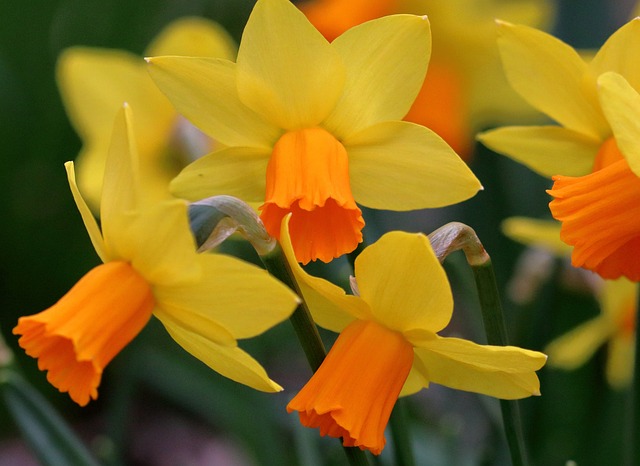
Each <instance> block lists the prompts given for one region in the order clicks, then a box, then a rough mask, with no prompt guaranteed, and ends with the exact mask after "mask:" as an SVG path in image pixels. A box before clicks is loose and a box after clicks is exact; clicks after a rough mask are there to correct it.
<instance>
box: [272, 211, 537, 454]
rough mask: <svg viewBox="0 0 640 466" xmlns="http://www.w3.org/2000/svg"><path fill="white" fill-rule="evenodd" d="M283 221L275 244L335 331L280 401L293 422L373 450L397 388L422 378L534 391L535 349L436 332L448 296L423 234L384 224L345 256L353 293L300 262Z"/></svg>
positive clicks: (414, 386)
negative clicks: (294, 390) (311, 369)
mask: <svg viewBox="0 0 640 466" xmlns="http://www.w3.org/2000/svg"><path fill="white" fill-rule="evenodd" d="M287 223H288V217H285V219H284V220H283V227H282V228H283V230H282V240H281V242H282V247H283V250H284V252H285V254H286V257H287V260H288V262H289V264H290V267H291V270H292V271H293V274H294V276H295V278H296V281H297V282H298V285H299V287H300V290H301V293H302V295H303V297H304V299H305V300H306V302H307V304H308V305H309V308H310V310H311V313H312V315H313V318H314V320H315V321H316V322H317V323H318V324H319V325H320V326H322V327H324V328H327V329H329V330H332V331H334V332H339V333H340V335H339V337H338V339H337V341H336V342H335V343H334V345H333V347H332V348H331V350H330V351H329V354H328V355H327V358H326V359H325V360H324V362H323V363H322V365H321V366H320V368H319V369H318V371H317V372H316V373H315V374H314V375H313V376H312V378H311V380H309V382H308V383H307V384H306V385H305V386H304V387H303V388H302V390H301V391H300V392H299V393H298V394H297V395H296V396H295V397H294V398H293V400H291V402H290V403H289V405H288V406H287V410H288V411H289V412H291V411H298V413H299V416H300V421H301V422H302V424H303V425H305V426H308V427H319V428H320V434H321V435H329V436H331V437H342V438H343V443H344V445H345V446H357V447H360V448H361V449H367V450H370V451H371V452H372V453H374V454H379V453H380V452H381V450H382V449H383V447H384V444H385V439H384V429H385V426H386V424H387V421H388V419H389V415H390V414H391V410H392V408H393V405H394V404H395V402H396V399H397V398H398V396H399V395H409V394H412V393H415V392H418V391H419V390H420V389H422V388H426V387H428V386H429V384H430V383H431V382H433V383H437V384H441V385H445V386H448V387H452V388H456V389H459V390H467V391H471V392H477V393H482V394H485V395H490V396H495V397H499V398H504V399H517V398H523V397H528V396H530V395H539V394H540V385H539V381H538V377H537V375H536V373H535V371H536V370H538V369H540V368H541V367H542V366H543V365H544V363H545V361H546V356H545V355H544V354H542V353H539V352H535V351H529V350H524V349H520V348H517V347H513V346H506V347H498V346H483V345H478V344H475V343H472V342H470V341H467V340H463V339H459V338H450V337H441V336H439V335H438V332H440V331H441V330H442V329H443V328H445V327H446V326H447V324H448V323H449V321H450V320H451V315H452V311H453V298H452V294H451V289H450V287H449V283H448V280H447V277H446V274H445V272H444V269H443V268H442V266H441V265H440V263H439V262H438V259H437V258H436V256H435V254H434V252H433V250H432V248H431V244H430V243H429V239H428V238H427V237H426V236H424V235H422V234H409V233H404V232H391V233H387V234H386V235H384V236H383V237H382V238H380V239H379V240H378V241H377V242H376V243H374V244H373V245H371V246H369V247H367V248H366V249H365V250H364V251H363V252H362V253H361V254H360V255H359V256H358V257H357V259H356V261H355V279H354V280H353V281H354V282H355V284H354V286H353V288H354V289H357V290H358V293H359V296H358V295H354V296H351V295H347V294H345V292H344V291H343V290H342V289H341V288H339V287H337V286H335V285H333V284H331V283H329V282H328V281H325V280H323V279H320V278H317V277H312V276H310V275H308V274H307V273H306V272H304V271H303V270H302V268H301V267H300V266H299V264H298V263H297V261H296V259H295V255H294V251H293V248H292V244H291V241H290V238H289V233H288V224H287Z"/></svg>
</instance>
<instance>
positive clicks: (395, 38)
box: [323, 15, 431, 139]
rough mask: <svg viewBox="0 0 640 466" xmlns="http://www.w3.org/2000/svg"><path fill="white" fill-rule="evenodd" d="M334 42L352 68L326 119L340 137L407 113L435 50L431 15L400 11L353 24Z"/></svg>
mask: <svg viewBox="0 0 640 466" xmlns="http://www.w3.org/2000/svg"><path fill="white" fill-rule="evenodd" d="M331 46H332V47H333V48H334V49H335V50H336V51H337V52H338V53H339V54H340V56H341V57H342V60H343V62H344V64H345V66H346V70H347V80H346V84H345V87H344V91H343V94H342V98H341V99H340V101H339V102H338V105H337V106H336V108H335V109H334V110H333V112H332V113H331V115H330V116H329V118H328V119H327V120H326V121H325V122H324V123H323V126H324V127H326V128H327V129H328V130H329V131H331V132H332V133H333V134H335V135H336V137H337V138H338V139H345V138H347V137H349V136H350V135H351V134H353V133H355V132H358V131H361V130H363V129H365V128H367V127H369V126H371V125H374V124H376V123H379V122H381V121H387V120H400V119H402V118H403V117H404V116H405V115H406V114H407V112H408V111H409V108H410V107H411V104H413V101H414V100H415V99H416V96H417V95H418V91H419V90H420V88H421V87H422V83H423V81H424V78H425V74H426V72H427V65H428V64H429V57H430V55H431V31H430V28H429V21H428V20H427V18H426V16H413V15H394V16H387V17H384V18H380V19H376V20H373V21H369V22H367V23H364V24H361V25H359V26H356V27H354V28H352V29H349V30H348V31H346V32H345V33H344V34H342V35H341V36H340V37H338V38H337V39H336V40H335V41H334V42H332V44H331Z"/></svg>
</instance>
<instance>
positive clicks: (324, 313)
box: [280, 214, 371, 333]
mask: <svg viewBox="0 0 640 466" xmlns="http://www.w3.org/2000/svg"><path fill="white" fill-rule="evenodd" d="M290 218H291V214H289V215H287V216H286V217H284V218H283V219H282V230H281V232H280V245H281V246H282V251H283V252H284V254H285V256H286V258H287V262H288V264H289V267H290V268H291V271H292V272H293V275H294V276H295V279H296V282H297V284H298V286H299V287H300V293H301V294H302V297H303V298H304V300H305V302H306V303H307V305H308V306H309V310H310V311H311V315H312V316H313V320H314V321H315V322H316V323H317V324H318V325H320V326H321V327H324V328H326V329H329V330H332V331H334V332H338V333H339V332H341V331H342V329H344V328H345V327H346V326H347V325H349V323H351V322H352V321H353V320H354V319H365V320H366V319H368V318H370V317H371V310H370V309H369V306H367V303H365V302H364V301H363V300H362V299H360V298H359V297H357V296H351V295H347V294H346V293H345V292H344V290H343V289H342V288H340V287H338V286H336V285H334V284H332V283H330V282H328V281H326V280H323V279H321V278H317V277H312V276H311V275H309V274H307V273H306V272H305V271H304V270H302V267H300V264H298V261H297V259H296V256H295V253H294V252H293V246H292V245H291V238H290V237H289V219H290Z"/></svg>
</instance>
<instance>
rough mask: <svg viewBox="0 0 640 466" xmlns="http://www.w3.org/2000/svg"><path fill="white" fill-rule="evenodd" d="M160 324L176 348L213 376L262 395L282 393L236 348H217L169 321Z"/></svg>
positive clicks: (263, 371) (255, 364) (278, 387)
mask: <svg viewBox="0 0 640 466" xmlns="http://www.w3.org/2000/svg"><path fill="white" fill-rule="evenodd" d="M161 320H162V319H161ZM162 323H163V324H164V326H165V328H166V329H167V331H168V332H169V335H171V337H172V338H173V339H174V340H175V341H176V342H177V343H178V344H179V345H180V346H182V347H183V348H184V349H185V350H186V351H187V352H189V353H190V354H191V355H193V356H194V357H196V358H198V359H199V360H200V361H202V362H203V363H205V364H206V365H207V366H209V367H210V368H211V369H213V370H214V371H216V372H217V373H219V374H221V375H223V376H225V377H227V378H229V379H231V380H233V381H235V382H238V383H241V384H244V385H247V386H249V387H251V388H255V389H256V390H260V391H263V392H279V391H282V387H281V386H280V385H278V384H277V383H275V382H274V381H273V380H271V379H270V378H269V376H268V375H267V373H266V371H265V370H264V368H263V367H262V366H261V365H260V364H259V363H258V362H257V361H256V360H255V359H253V358H252V357H251V356H249V354H247V353H246V352H245V351H243V350H241V349H240V348H238V347H237V346H223V345H219V344H217V343H214V342H212V341H211V340H208V339H206V338H205V337H203V336H202V335H200V334H199V333H198V332H197V330H196V331H194V330H192V329H188V328H185V327H182V326H181V325H177V324H176V323H175V322H172V321H170V320H163V321H162Z"/></svg>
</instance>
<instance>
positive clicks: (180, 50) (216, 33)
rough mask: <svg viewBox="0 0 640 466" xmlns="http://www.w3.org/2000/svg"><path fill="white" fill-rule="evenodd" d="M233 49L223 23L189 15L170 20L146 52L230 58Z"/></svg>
mask: <svg viewBox="0 0 640 466" xmlns="http://www.w3.org/2000/svg"><path fill="white" fill-rule="evenodd" d="M236 49H237V46H236V43H235V42H234V40H233V39H232V38H231V36H230V35H229V33H228V32H227V31H226V30H225V29H224V28H223V27H222V26H220V25H219V24H218V23H216V22H213V21H209V20H208V19H205V18H198V17H195V16H192V17H185V18H179V19H177V20H175V21H173V22H171V23H170V24H169V25H168V26H167V27H165V28H164V29H163V30H162V31H161V32H160V34H158V35H157V36H156V38H155V39H154V40H153V42H152V43H151V44H150V45H149V47H148V48H147V50H146V54H147V55H148V56H157V55H178V56H183V57H216V58H226V59H227V60H233V59H234V58H235V56H236Z"/></svg>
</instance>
